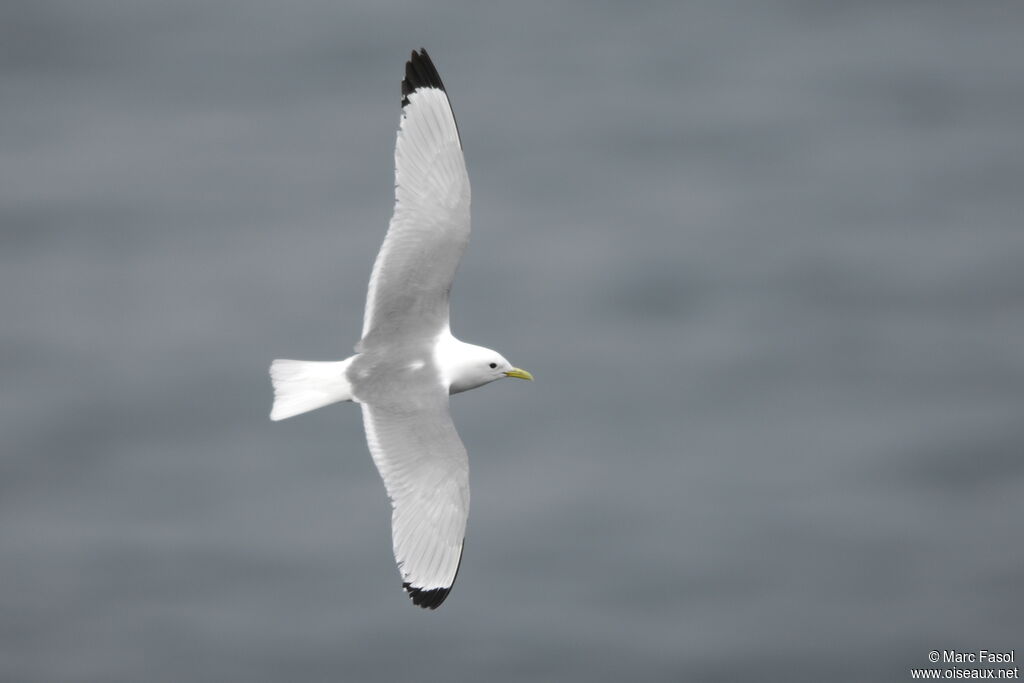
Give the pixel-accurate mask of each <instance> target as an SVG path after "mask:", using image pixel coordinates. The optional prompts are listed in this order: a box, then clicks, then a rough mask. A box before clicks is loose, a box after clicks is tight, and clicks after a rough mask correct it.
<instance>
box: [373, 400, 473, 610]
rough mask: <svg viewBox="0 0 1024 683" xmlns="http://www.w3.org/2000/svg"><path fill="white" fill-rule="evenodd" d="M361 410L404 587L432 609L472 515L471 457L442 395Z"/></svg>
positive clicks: (444, 591) (451, 576)
mask: <svg viewBox="0 0 1024 683" xmlns="http://www.w3.org/2000/svg"><path fill="white" fill-rule="evenodd" d="M362 409H363V425H364V426H365V428H366V441H367V443H368V444H369V446H370V453H371V454H372V455H373V461H374V463H375V464H376V465H377V470H378V471H379V472H380V475H381V477H382V478H383V479H384V486H385V487H386V488H387V491H388V497H390V498H391V505H392V515H391V536H392V544H393V547H394V551H395V560H396V561H397V562H398V569H399V571H400V572H401V574H402V587H403V588H405V590H406V591H408V592H409V597H410V598H412V601H413V603H415V604H416V605H419V606H420V607H425V608H430V609H434V608H436V607H437V606H438V605H440V604H441V603H442V602H444V599H445V598H446V597H448V592H449V591H450V590H451V587H452V584H453V583H454V582H455V576H456V575H457V574H458V571H459V561H460V560H461V559H462V543H463V539H464V538H465V534H466V517H467V516H468V514H469V461H468V458H467V457H466V448H465V446H463V445H462V441H461V440H460V439H459V435H458V433H456V431H455V425H454V424H453V423H452V418H451V415H450V414H449V412H448V396H447V392H444V391H443V389H439V390H438V391H437V392H429V393H418V394H416V395H415V396H414V397H410V398H403V399H402V400H399V401H393V402H388V403H385V404H369V403H363V404H362Z"/></svg>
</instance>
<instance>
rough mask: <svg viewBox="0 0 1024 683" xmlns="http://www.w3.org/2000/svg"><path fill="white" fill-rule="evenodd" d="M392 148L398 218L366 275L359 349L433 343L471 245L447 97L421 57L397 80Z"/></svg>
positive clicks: (466, 192)
mask: <svg viewBox="0 0 1024 683" xmlns="http://www.w3.org/2000/svg"><path fill="white" fill-rule="evenodd" d="M402 94H403V100H402V103H403V106H402V120H401V125H400V127H399V130H398V139H397V142H396V144H395V212H394V215H393V216H392V218H391V222H390V224H389V225H388V231H387V235H386V236H385V238H384V244H383V245H382V246H381V249H380V252H379V253H378V254H377V260H376V262H375V263H374V266H373V273H372V275H371V276H370V287H369V291H368V293H367V297H366V312H365V315H364V318H363V338H362V341H360V343H359V346H357V347H356V350H357V351H361V350H363V349H364V348H367V347H368V346H371V345H372V344H373V343H374V342H375V340H376V339H378V338H380V339H387V338H389V337H392V338H393V337H394V336H396V335H402V336H403V338H406V339H414V338H421V339H422V338H428V337H434V336H436V335H437V334H439V333H440V332H442V331H444V330H446V329H447V328H448V294H449V292H450V290H451V286H452V281H453V280H454V278H455V270H456V269H457V268H458V265H459V260H460V259H461V258H462V254H463V252H464V251H465V249H466V244H467V242H468V241H469V231H470V220H469V205H470V188H469V177H468V175H467V174H466V163H465V159H464V157H463V154H462V144H461V142H460V139H459V130H458V126H457V124H456V123H455V115H454V114H453V113H452V108H451V104H450V102H449V101H448V94H447V92H446V91H445V90H444V85H443V84H442V83H441V78H440V76H438V74H437V69H436V68H435V67H434V64H433V62H431V60H430V57H429V56H428V55H427V53H426V51H425V50H423V51H421V52H420V53H416V52H413V54H412V58H411V59H410V60H409V62H408V64H407V65H406V78H405V80H404V81H402Z"/></svg>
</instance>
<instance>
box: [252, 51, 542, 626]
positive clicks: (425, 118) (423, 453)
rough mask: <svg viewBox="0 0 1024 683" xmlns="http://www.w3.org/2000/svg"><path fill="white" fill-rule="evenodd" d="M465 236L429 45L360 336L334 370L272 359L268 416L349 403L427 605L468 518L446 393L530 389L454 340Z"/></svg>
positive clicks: (447, 118) (465, 200)
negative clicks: (507, 382) (504, 385)
mask: <svg viewBox="0 0 1024 683" xmlns="http://www.w3.org/2000/svg"><path fill="white" fill-rule="evenodd" d="M468 241H469V177H468V176H467V174H466V163H465V159H464V158H463V156H462V141H461V139H460V138H459V130H458V127H457V126H456V123H455V115H454V114H453V113H452V108H451V103H450V102H449V100H448V93H447V91H446V90H445V87H444V84H443V83H442V82H441V77H440V76H439V75H438V73H437V69H436V68H435V67H434V63H433V62H432V61H431V59H430V56H429V55H428V54H427V51H426V50H425V49H422V48H421V49H420V50H419V51H418V52H416V51H414V52H413V53H412V56H411V57H410V59H409V61H408V62H406V65H405V79H404V80H403V81H402V117H401V123H400V125H399V129H398V140H397V143H396V145H395V212H394V215H393V216H392V218H391V223H390V225H389V226H388V231H387V235H386V236H385V237H384V244H383V245H382V246H381V248H380V253H378V254H377V260H376V262H375V263H374V265H373V273H372V275H371V276H370V286H369V291H368V292H367V295H366V311H365V313H364V315H363V333H362V338H361V339H360V341H359V343H358V344H356V347H355V352H356V353H355V355H353V356H350V357H349V358H346V359H345V360H342V361H327V362H320V361H301V360H283V359H278V360H275V361H274V362H273V363H272V364H271V365H270V378H271V381H272V382H273V385H274V406H273V409H272V410H271V413H270V419H271V420H283V419H285V418H288V417H292V416H294V415H299V414H301V413H305V412H308V411H310V410H315V409H317V408H321V407H323V406H326V405H330V404H332V403H337V402H339V401H353V402H355V403H358V404H359V406H360V407H361V408H362V411H363V426H364V428H365V430H366V442H367V444H368V445H369V448H370V454H371V455H372V456H373V462H374V463H375V464H376V466H377V470H378V472H380V476H381V478H382V479H383V480H384V486H385V488H386V489H387V492H388V497H389V498H390V499H391V507H392V514H391V535H392V545H393V548H394V552H395V561H396V562H397V563H398V569H399V572H400V573H401V575H402V587H403V588H405V590H406V591H407V592H408V594H409V597H410V598H411V599H412V601H413V603H414V604H416V605H418V606H420V607H424V608H428V609H435V608H436V607H437V606H438V605H440V604H441V603H442V602H444V600H445V598H446V597H448V593H449V591H450V590H451V588H452V583H454V582H455V576H456V575H457V574H458V571H459V563H460V561H461V559H462V547H463V542H464V538H465V532H466V517H467V515H468V513H469V460H468V458H467V456H466V448H465V446H463V445H462V441H461V439H459V435H458V433H457V432H456V431H455V425H454V424H453V422H452V418H451V414H450V412H449V410H448V395H449V394H455V393H459V392H462V391H467V390H469V389H475V388H476V387H479V386H483V385H484V384H488V383H489V382H493V381H494V380H497V379H502V378H505V377H518V378H520V379H528V380H532V379H533V376H532V375H531V374H530V373H529V372H527V371H526V370H522V369H520V368H517V367H513V366H512V364H511V363H509V362H508V361H507V360H505V358H504V356H502V355H501V354H500V353H498V352H497V351H492V350H491V349H487V348H484V347H482V346H476V345H474V344H467V343H465V342H462V341H459V340H458V339H456V338H455V337H454V336H453V335H452V332H451V328H450V326H449V322H448V293H449V291H450V290H451V287H452V280H453V279H454V278H455V270H456V268H457V267H458V265H459V259H460V258H461V257H462V253H463V252H464V251H465V249H466V244H467V242H468Z"/></svg>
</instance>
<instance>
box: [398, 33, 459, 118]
mask: <svg viewBox="0 0 1024 683" xmlns="http://www.w3.org/2000/svg"><path fill="white" fill-rule="evenodd" d="M420 88H437V89H438V90H444V92H448V91H447V90H445V89H444V83H442V82H441V76H440V75H439V74H438V73H437V67H435V66H434V62H432V61H431V59H430V55H428V54H427V50H426V48H422V47H421V48H420V50H419V52H417V51H416V50H413V51H412V55H411V56H410V57H409V61H408V62H406V63H405V78H403V79H402V106H403V107H404V106H405V105H407V104H409V95H410V94H412V93H414V92H416V90H418V89H420Z"/></svg>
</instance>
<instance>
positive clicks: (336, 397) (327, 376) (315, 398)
mask: <svg viewBox="0 0 1024 683" xmlns="http://www.w3.org/2000/svg"><path fill="white" fill-rule="evenodd" d="M353 357H354V356H353ZM351 362H352V358H347V359H345V360H339V361H326V362H325V361H312V360H282V359H280V358H279V359H277V360H275V361H274V362H273V363H271V364H270V380H271V381H272V382H273V383H274V407H273V409H272V410H271V411H270V419H271V420H283V419H285V418H288V417H293V416H295V415H301V414H302V413H306V412H309V411H310V410H316V409H317V408H323V407H324V406H327V405H330V404H332V403H337V402H338V401H351V400H352V386H351V385H350V384H349V383H348V378H346V377H345V371H346V370H347V369H348V366H349V364H350V363H351Z"/></svg>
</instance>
